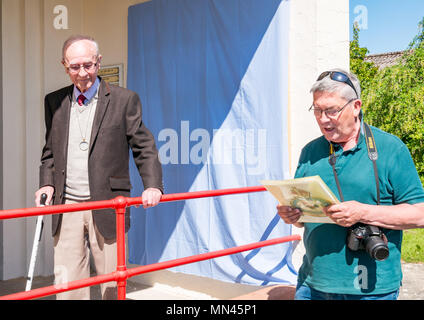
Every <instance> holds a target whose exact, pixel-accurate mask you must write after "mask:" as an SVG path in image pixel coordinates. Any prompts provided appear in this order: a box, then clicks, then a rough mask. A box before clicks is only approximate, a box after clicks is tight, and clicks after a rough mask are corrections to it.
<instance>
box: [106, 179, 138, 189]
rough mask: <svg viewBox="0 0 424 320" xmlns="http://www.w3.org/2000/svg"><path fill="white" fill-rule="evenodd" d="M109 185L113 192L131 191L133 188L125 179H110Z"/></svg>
mask: <svg viewBox="0 0 424 320" xmlns="http://www.w3.org/2000/svg"><path fill="white" fill-rule="evenodd" d="M109 184H110V188H111V189H112V191H117V190H122V191H130V190H131V188H132V186H131V182H130V180H129V179H128V178H125V177H109Z"/></svg>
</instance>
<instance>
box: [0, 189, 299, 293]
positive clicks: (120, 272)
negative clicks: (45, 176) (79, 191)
mask: <svg viewBox="0 0 424 320" xmlns="http://www.w3.org/2000/svg"><path fill="white" fill-rule="evenodd" d="M261 191H266V189H265V188H264V187H262V186H257V187H245V188H231V189H222V190H213V191H196V192H186V193H176V194H164V195H162V198H161V201H160V202H170V201H180V200H188V199H197V198H205V197H216V196H223V195H231V194H240V193H250V192H261ZM141 204H142V199H141V197H135V198H126V197H117V198H115V199H111V200H104V201H91V202H83V203H76V204H67V205H54V206H46V207H40V208H24V209H11V210H2V211H0V220H1V219H13V218H22V217H31V216H39V215H49V214H57V213H68V212H75V211H84V210H96V209H105V208H112V209H115V212H116V243H117V268H116V271H115V272H112V273H109V274H105V275H99V276H95V277H91V278H87V279H81V280H76V281H71V282H68V283H65V284H58V285H53V286H49V287H44V288H38V289H33V290H30V291H26V292H19V293H15V294H10V295H5V296H1V297H0V300H24V299H35V298H41V297H45V296H49V295H53V294H57V293H60V292H64V291H69V290H74V289H79V288H83V287H88V286H93V285H98V284H100V283H105V282H110V281H116V282H117V286H118V299H119V300H125V297H126V283H127V279H128V278H130V277H133V276H136V275H140V274H143V273H147V272H152V271H157V270H162V269H167V268H172V267H176V266H180V265H184V264H189V263H194V262H199V261H203V260H208V259H213V258H217V257H222V256H226V255H230V254H235V253H239V252H243V251H248V250H253V249H257V248H261V247H265V246H270V245H275V244H279V243H284V242H289V241H295V240H300V239H301V238H300V236H299V235H293V236H287V237H281V238H276V239H271V240H265V241H261V242H256V243H251V244H247V245H243V246H239V247H233V248H229V249H223V250H218V251H213V252H208V253H203V254H199V255H194V256H189V257H185V258H180V259H175V260H169V261H164V262H159V263H155V264H150V265H146V266H140V267H136V268H131V269H127V267H126V259H125V208H126V207H128V206H134V205H135V206H137V205H141Z"/></svg>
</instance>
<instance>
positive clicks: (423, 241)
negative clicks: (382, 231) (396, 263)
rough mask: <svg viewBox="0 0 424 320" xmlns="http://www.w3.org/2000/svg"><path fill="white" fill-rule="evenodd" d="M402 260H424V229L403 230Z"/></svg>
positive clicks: (416, 261)
mask: <svg viewBox="0 0 424 320" xmlns="http://www.w3.org/2000/svg"><path fill="white" fill-rule="evenodd" d="M402 260H403V261H404V262H414V263H419V262H424V229H409V230H405V231H403V241H402Z"/></svg>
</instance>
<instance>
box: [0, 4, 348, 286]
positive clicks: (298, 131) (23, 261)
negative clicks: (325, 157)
mask: <svg viewBox="0 0 424 320" xmlns="http://www.w3.org/2000/svg"><path fill="white" fill-rule="evenodd" d="M140 2H144V1H142V0H125V1H124V0H119V1H117V0H3V1H2V50H3V51H2V59H3V61H2V62H3V69H2V72H3V74H2V76H3V126H2V128H3V155H4V156H3V206H4V209H9V208H22V207H31V206H33V198H34V196H33V194H34V191H35V190H36V189H37V187H38V166H39V158H40V154H41V148H42V145H43V139H44V137H43V135H44V123H43V98H44V95H45V94H46V93H48V92H51V91H53V90H56V89H58V88H61V87H63V86H65V85H68V84H69V79H68V78H67V76H66V74H65V73H64V70H63V67H62V66H61V64H60V60H61V47H62V44H63V41H64V40H65V39H66V38H67V37H68V36H69V35H71V34H76V33H83V34H90V35H92V36H93V37H94V38H96V40H97V41H98V42H99V45H100V50H101V53H102V55H103V60H102V62H103V64H104V65H109V64H118V63H124V77H126V74H127V72H126V67H127V10H128V7H129V6H130V5H133V4H136V3H140ZM57 5H63V6H65V7H66V8H67V10H68V29H59V30H58V29H55V28H54V26H53V21H54V19H55V18H56V17H57V14H55V13H54V12H53V10H54V8H55V7H56V6H57ZM348 10H349V3H348V0H337V1H334V0H291V14H290V45H289V50H290V61H289V68H290V71H289V77H290V80H289V99H290V101H289V148H290V171H291V173H292V175H293V174H294V171H295V169H296V166H297V161H298V158H299V155H300V150H301V148H302V147H303V145H305V143H306V142H308V141H309V140H311V139H312V138H314V137H316V136H318V135H319V130H318V127H317V125H316V124H315V121H314V118H313V117H312V115H311V114H310V113H309V112H308V111H307V109H308V107H309V106H310V104H311V102H312V98H311V95H310V93H309V89H310V87H311V86H312V84H313V82H314V80H315V79H316V77H317V76H318V74H319V73H320V72H322V71H324V70H325V69H328V68H333V67H343V68H348V66H349V42H348V41H349V12H348ZM111 39H113V41H111ZM124 84H126V82H125V83H124ZM45 220H46V223H47V224H46V225H45V232H44V237H43V242H42V245H41V248H40V253H39V259H38V267H37V270H36V274H42V275H50V274H52V270H53V261H52V260H53V258H52V238H51V232H50V217H47V218H46V219H45ZM0 226H1V225H0ZM34 230H35V218H26V219H17V220H8V221H4V222H3V259H4V265H3V274H0V279H11V278H17V277H21V276H24V275H26V272H27V266H28V263H29V258H30V254H31V249H32V242H33V233H34ZM294 232H295V233H302V231H301V230H295V231H294ZM0 235H1V232H0ZM0 243H1V241H0ZM0 249H1V248H0ZM301 255H302V246H299V250H298V251H297V253H296V254H295V264H297V265H298V264H299V263H300V257H301ZM0 257H1V254H0ZM0 270H1V268H0ZM168 273H169V272H162V273H160V272H159V273H154V274H151V275H149V276H145V277H144V278H143V277H141V280H140V281H145V282H147V283H154V282H156V281H165V282H167V281H170V278H171V277H169V274H168ZM172 278H173V279H175V276H174V275H173V276H172ZM143 279H144V280H143ZM181 279H186V276H183V275H181ZM175 281H177V280H175ZM188 282H190V281H185V283H188ZM211 287H214V286H212V285H211ZM218 287H220V286H218Z"/></svg>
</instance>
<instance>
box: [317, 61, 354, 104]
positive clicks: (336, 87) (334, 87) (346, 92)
mask: <svg viewBox="0 0 424 320" xmlns="http://www.w3.org/2000/svg"><path fill="white" fill-rule="evenodd" d="M328 71H338V72H342V73H344V74H345V75H347V76H348V78H349V80H350V81H351V82H352V84H353V86H354V87H355V90H356V92H357V93H358V96H356V94H355V91H354V90H353V89H352V88H351V86H349V85H348V84H346V83H343V82H339V81H334V80H331V79H330V77H329V76H327V77H325V78H323V79H321V80H319V81H316V82H315V83H314V85H313V86H312V88H311V91H310V92H311V93H312V94H313V93H315V92H316V91H326V92H331V93H334V92H337V93H338V94H339V95H340V97H342V98H344V99H346V100H351V99H361V86H360V83H359V80H358V77H357V76H356V75H355V74H354V73H352V72H349V71H346V70H343V69H340V68H335V69H331V70H328Z"/></svg>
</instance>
